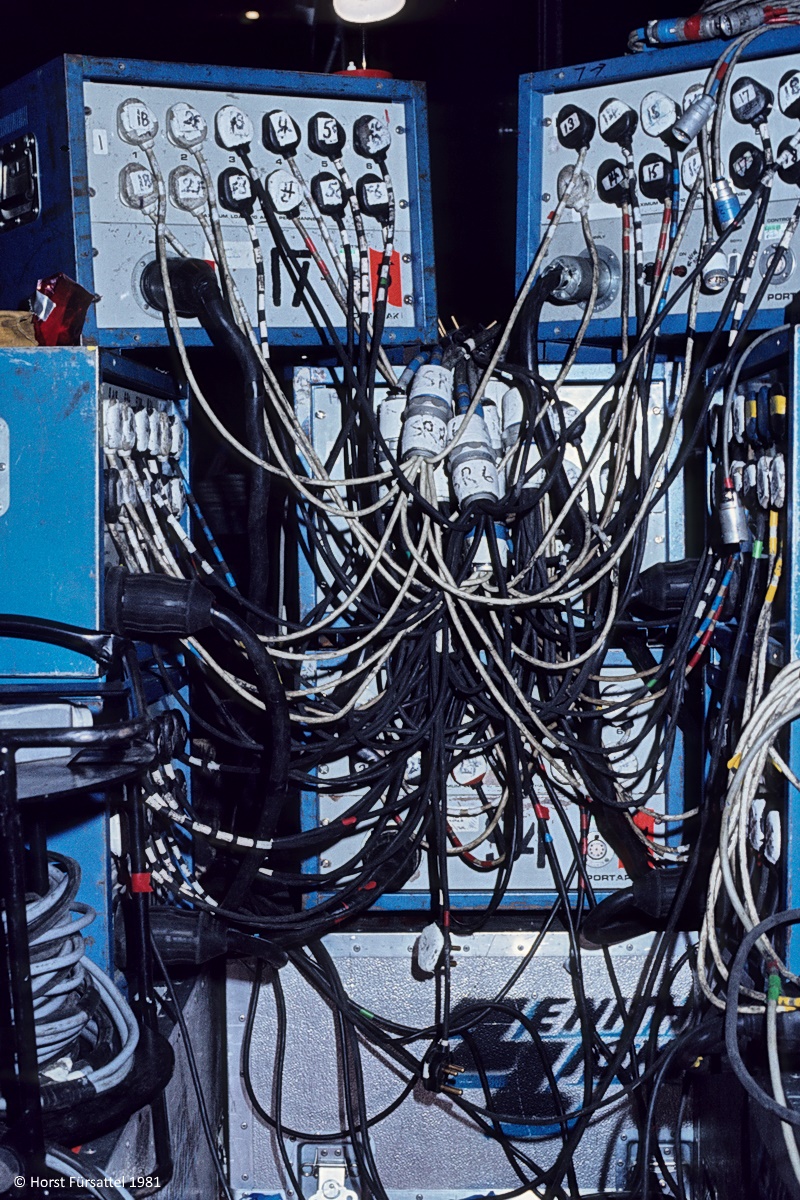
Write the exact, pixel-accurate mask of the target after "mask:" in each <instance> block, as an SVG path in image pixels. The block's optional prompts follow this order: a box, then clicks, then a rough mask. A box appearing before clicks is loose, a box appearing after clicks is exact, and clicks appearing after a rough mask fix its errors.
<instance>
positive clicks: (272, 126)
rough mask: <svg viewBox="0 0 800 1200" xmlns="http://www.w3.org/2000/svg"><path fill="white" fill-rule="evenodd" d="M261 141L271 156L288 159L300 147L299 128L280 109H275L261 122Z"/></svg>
mask: <svg viewBox="0 0 800 1200" xmlns="http://www.w3.org/2000/svg"><path fill="white" fill-rule="evenodd" d="M261 140H262V141H263V143H264V145H265V146H266V148H267V150H271V151H272V153H273V154H285V155H287V157H288V156H290V155H292V154H294V153H295V152H296V151H297V147H298V146H299V145H300V126H299V125H298V124H297V122H296V121H295V120H294V119H293V118H292V117H290V116H289V114H288V113H287V112H285V111H284V110H283V109H282V108H276V109H274V110H273V111H272V112H271V113H267V115H266V116H265V117H264V120H263V121H262V122H261Z"/></svg>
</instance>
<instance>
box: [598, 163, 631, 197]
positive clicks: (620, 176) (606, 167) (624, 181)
mask: <svg viewBox="0 0 800 1200" xmlns="http://www.w3.org/2000/svg"><path fill="white" fill-rule="evenodd" d="M597 194H598V196H599V197H600V199H601V200H604V201H605V202H606V204H622V203H623V202H624V201H625V200H626V199H627V198H628V177H627V174H626V172H625V168H624V166H623V165H622V163H620V162H616V161H615V160H614V159H613V158H609V159H606V161H605V162H604V163H601V165H600V168H599V170H598V172H597Z"/></svg>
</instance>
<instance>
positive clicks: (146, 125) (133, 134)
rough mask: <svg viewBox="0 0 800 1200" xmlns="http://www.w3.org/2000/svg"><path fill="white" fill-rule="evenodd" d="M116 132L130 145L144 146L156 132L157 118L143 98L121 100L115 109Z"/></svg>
mask: <svg viewBox="0 0 800 1200" xmlns="http://www.w3.org/2000/svg"><path fill="white" fill-rule="evenodd" d="M117 133H118V134H119V136H120V137H121V138H122V140H123V142H128V144H129V145H131V146H144V145H146V144H147V143H148V142H152V141H153V138H154V137H155V136H156V134H157V133H158V120H157V118H156V115H155V113H154V112H153V110H152V109H151V108H149V107H148V106H147V105H146V104H145V102H144V100H136V99H131V100H123V102H122V104H120V106H119V108H118V109H117Z"/></svg>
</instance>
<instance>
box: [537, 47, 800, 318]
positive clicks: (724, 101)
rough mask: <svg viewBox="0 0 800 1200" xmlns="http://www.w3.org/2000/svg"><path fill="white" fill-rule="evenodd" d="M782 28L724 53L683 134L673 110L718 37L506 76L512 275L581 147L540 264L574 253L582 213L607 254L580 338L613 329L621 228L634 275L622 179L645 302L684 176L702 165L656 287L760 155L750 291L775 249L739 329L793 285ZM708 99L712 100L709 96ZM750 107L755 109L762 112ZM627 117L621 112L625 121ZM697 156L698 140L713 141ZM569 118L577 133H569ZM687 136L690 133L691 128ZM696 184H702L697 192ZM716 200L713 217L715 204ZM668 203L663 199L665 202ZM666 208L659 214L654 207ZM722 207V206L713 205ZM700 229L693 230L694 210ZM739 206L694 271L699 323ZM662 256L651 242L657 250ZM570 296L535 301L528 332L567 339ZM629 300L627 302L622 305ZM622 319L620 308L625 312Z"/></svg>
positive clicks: (722, 284)
mask: <svg viewBox="0 0 800 1200" xmlns="http://www.w3.org/2000/svg"><path fill="white" fill-rule="evenodd" d="M798 47H800V39H798V34H797V32H796V30H793V29H785V30H781V31H780V33H777V32H772V33H770V32H767V31H765V32H764V34H763V36H759V37H757V38H756V39H755V40H754V41H752V42H751V44H750V45H749V46H747V48H746V49H744V51H743V52H742V53H741V56H740V57H737V61H736V62H735V63H734V64H733V65H732V66H731V67H730V70H729V71H728V72H727V75H726V77H725V79H724V81H723V85H722V86H721V88H720V91H719V96H718V97H717V98H716V99H715V100H714V101H713V102H712V103H710V104H709V106H708V111H707V112H704V114H703V115H704V118H705V119H702V120H700V123H699V127H698V129H695V130H694V133H693V134H691V131H690V134H691V136H689V137H688V138H687V139H686V141H683V140H682V139H681V137H680V136H679V133H678V132H676V126H677V122H678V120H679V118H683V119H685V117H686V114H687V112H688V110H689V108H690V107H691V106H692V105H693V104H694V103H695V102H696V101H697V100H698V98H699V97H702V96H703V89H704V86H705V84H706V81H707V79H708V77H709V71H710V70H711V68H712V67H713V66H714V63H715V62H716V61H717V57H718V55H722V54H723V53H724V51H725V48H726V43H723V42H713V43H707V44H705V45H702V46H686V47H681V49H680V50H679V51H663V52H659V54H658V74H657V75H656V74H654V73H653V71H652V69H651V56H650V55H648V54H644V55H640V56H635V57H634V58H633V59H627V60H618V61H613V62H598V63H589V64H585V65H582V66H580V67H570V68H564V69H563V70H561V71H553V72H548V73H543V74H541V75H525V76H523V77H522V79H521V81H520V130H521V139H520V151H519V154H520V158H519V184H518V186H519V191H518V244H517V255H518V256H517V276H518V279H519V280H520V281H521V280H522V279H523V278H524V275H525V273H526V271H527V268H528V266H529V264H530V262H531V261H532V259H533V256H534V252H535V250H536V247H537V246H538V244H539V242H540V240H541V238H542V236H543V235H544V233H545V231H546V230H547V228H548V225H549V223H550V221H551V218H552V214H553V213H554V211H555V209H556V207H557V204H558V201H559V199H560V198H561V196H562V195H563V194H564V192H565V189H566V187H567V185H568V183H569V181H570V180H571V177H572V169H573V167H575V166H576V163H577V158H578V154H579V152H580V147H581V146H582V145H583V144H584V142H585V143H586V145H587V149H586V152H585V157H584V159H583V162H582V166H581V177H580V180H579V181H576V184H575V185H574V187H573V190H572V193H571V195H570V199H569V200H568V202H567V205H566V207H565V209H564V211H563V213H562V215H561V217H560V219H559V220H558V224H557V227H556V230H555V233H554V235H553V239H552V242H551V245H550V248H549V250H548V252H547V254H546V256H545V259H544V265H545V267H546V266H547V265H549V264H550V263H552V262H554V261H555V260H557V259H558V258H559V257H561V256H563V255H569V256H583V258H584V259H585V260H587V261H588V255H589V252H588V250H587V242H586V223H587V222H588V227H589V230H590V233H591V237H592V238H593V240H594V242H595V244H596V247H597V249H598V250H599V252H600V253H601V254H604V255H607V256H608V258H609V260H610V261H611V263H612V268H613V270H612V274H613V283H612V285H611V286H610V287H609V288H608V290H607V292H606V295H605V299H601V300H600V303H598V304H597V306H596V308H595V312H594V315H593V318H592V321H591V325H590V331H589V336H590V337H591V338H594V339H603V340H606V339H608V338H615V337H619V336H620V333H621V316H620V314H621V304H622V296H623V289H622V281H621V272H622V263H623V258H624V251H623V240H624V239H628V240H629V242H630V253H629V255H628V261H629V263H630V267H629V271H630V275H629V285H630V294H631V296H633V294H634V291H635V286H636V277H635V261H634V259H635V254H634V250H635V247H634V240H635V228H634V223H635V221H636V220H637V214H636V212H633V213H629V214H628V217H627V225H626V224H625V222H626V218H625V215H624V213H623V205H624V204H625V203H626V201H627V199H628V196H629V179H630V176H632V178H633V183H634V187H635V190H636V193H637V196H638V209H639V214H638V217H639V219H640V222H641V240H642V249H643V254H642V269H643V285H644V296H645V300H648V299H649V297H650V295H651V291H652V288H653V283H654V270H655V268H656V266H657V264H658V260H659V244H660V241H661V240H662V239H663V237H664V231H665V228H666V229H669V227H670V223H671V224H672V231H673V232H674V230H675V228H676V226H677V224H678V222H679V220H680V217H681V216H682V215H683V213H684V211H685V209H686V206H687V202H688V199H689V195H690V193H691V190H692V187H693V185H694V183H695V180H696V179H698V177H700V178H701V179H702V178H703V177H704V172H705V173H706V174H709V173H710V177H709V178H705V179H704V182H703V184H702V188H701V192H700V196H699V198H698V200H697V202H696V203H695V205H694V209H693V211H692V215H691V217H690V219H689V223H688V226H687V228H686V231H685V236H683V238H682V241H681V243H680V246H679V249H678V251H677V254H676V256H675V258H674V261H673V262H672V264H671V277H670V280H669V285H668V290H667V293H666V294H667V298H668V299H669V298H670V297H671V294H674V293H675V292H676V291H677V290H678V289H679V288H680V287H681V284H682V283H683V281H684V280H686V279H687V277H689V276H690V274H691V272H692V271H693V269H694V267H695V266H696V265H697V262H698V259H699V256H700V254H701V253H702V252H703V251H704V250H705V249H706V247H707V246H708V245H710V244H711V243H712V242H713V241H714V240H715V239H717V238H718V237H719V236H720V232H721V230H722V229H724V228H725V224H724V223H723V224H722V225H721V224H720V221H721V220H722V221H723V222H725V221H727V223H728V224H729V223H730V219H731V217H732V216H735V214H736V213H737V212H738V211H739V209H740V208H741V207H743V206H744V205H745V204H746V202H747V200H748V198H749V197H750V195H751V193H752V191H753V189H754V188H755V187H756V186H757V185H758V183H759V181H760V180H761V179H762V177H763V176H764V174H765V171H766V167H767V164H768V162H769V161H770V159H771V156H773V155H774V157H775V159H776V160H777V168H778V169H777V173H776V175H775V177H774V179H773V181H772V185H771V188H770V194H769V198H768V205H767V208H766V212H765V214H762V217H761V218H760V219H762V220H763V233H762V237H761V242H760V245H759V249H758V253H757V257H756V263H755V271H754V278H753V283H752V285H751V294H752V292H753V291H754V290H755V288H756V286H757V285H758V284H759V282H760V281H761V280H762V279H763V278H764V277H765V275H766V274H767V271H768V269H769V268H770V266H771V264H772V260H773V256H774V255H775V253H776V252H777V254H778V255H779V258H778V263H777V266H776V269H775V271H774V273H773V276H772V280H771V283H770V286H769V288H768V290H767V292H766V294H765V296H764V297H763V300H762V302H761V303H760V304H759V310H758V312H757V313H756V314H755V316H754V320H753V322H752V327H753V328H766V327H769V326H770V325H778V324H781V323H782V322H783V320H784V318H785V314H786V310H787V306H788V305H789V304H790V303H791V301H792V299H793V297H794V295H795V293H796V291H797V290H798V287H800V273H798V245H800V243H798V242H797V239H796V236H794V235H793V236H792V238H791V241H790V244H789V245H788V246H786V247H785V248H783V247H780V248H779V247H778V243H779V242H780V241H781V239H782V237H783V235H784V233H785V231H786V230H787V226H788V225H789V223H790V222H791V221H792V219H793V215H794V214H795V212H796V209H797V205H798V200H799V199H800V193H798V188H797V178H796V175H795V168H794V163H795V160H796V158H797V149H796V148H797V144H798V134H799V132H800V126H798V108H797V103H796V99H795V92H796V90H797V89H800V74H798V72H797V70H796V66H795V64H796V53H797V50H798ZM717 101H718V102H717ZM762 108H763V112H762ZM626 123H627V124H626ZM717 128H718V130H719V134H718V142H719V147H718V149H717V148H716V147H715V146H712V147H711V150H712V153H710V155H708V156H707V155H706V151H705V138H706V137H707V136H709V137H711V138H712V140H715V139H716V134H715V131H716V130H717ZM582 130H583V132H581V131H582ZM698 132H699V134H700V137H699V139H698V137H697V134H698ZM702 189H708V193H707V194H708V199H707V200H705V199H704V192H703V190H702ZM715 205H716V215H715V207H714V206H715ZM667 206H669V207H667ZM665 211H666V216H665ZM726 213H727V214H728V216H727V217H726V216H725V214H726ZM707 220H708V221H709V223H710V231H709V232H707V233H706V235H705V236H704V233H703V230H704V222H706V221H707ZM753 220H754V216H753V213H752V212H751V213H750V214H749V216H748V217H747V218H746V219H745V221H744V223H743V225H742V227H741V228H733V229H732V230H730V231H729V236H728V237H727V238H726V239H725V241H724V243H723V245H722V246H721V249H720V251H719V254H718V255H716V256H715V257H713V258H712V259H711V260H710V261H709V262H708V263H707V264H706V267H705V269H704V279H703V286H702V288H701V291H700V294H699V297H698V310H697V327H698V328H699V329H709V328H710V327H711V326H712V325H713V324H714V322H715V320H716V319H717V316H718V315H719V312H720V310H721V307H722V304H723V301H724V299H725V296H726V293H727V289H728V285H729V284H730V282H731V281H732V280H733V279H734V277H736V276H737V273H738V272H739V271H740V268H742V265H743V263H742V259H743V256H744V253H745V247H746V245H747V241H748V236H749V234H750V231H751V230H752V227H753ZM661 257H662V258H663V252H662V253H661ZM688 304H689V290H688V289H687V288H684V289H683V294H682V295H681V296H680V298H679V299H678V300H677V303H675V304H674V307H673V306H670V308H669V310H668V312H667V313H666V314H665V316H664V318H663V320H662V321H661V326H660V327H661V329H662V331H663V332H664V333H665V334H671V333H679V332H682V331H683V330H685V328H686V314H687V308H688ZM583 309H584V304H583V303H577V304H575V303H570V302H569V300H568V299H565V300H564V301H563V302H553V303H551V302H548V303H546V304H545V306H544V309H543V314H542V323H541V334H542V336H543V337H546V338H553V339H554V340H556V341H559V340H567V339H568V338H570V337H571V336H572V335H573V334H574V333H575V331H576V330H577V328H578V325H579V322H580V319H581V316H582V313H583ZM632 310H633V302H632V301H631V313H632ZM628 324H629V328H630V331H631V332H632V331H633V327H634V319H633V316H630V317H629V321H628Z"/></svg>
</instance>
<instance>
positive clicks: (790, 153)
mask: <svg viewBox="0 0 800 1200" xmlns="http://www.w3.org/2000/svg"><path fill="white" fill-rule="evenodd" d="M799 140H800V135H799V134H795V136H794V137H790V138H784V139H783V141H782V142H781V144H780V146H778V152H777V154H776V155H775V161H776V163H777V164H778V174H779V175H780V177H781V179H782V180H783V182H784V183H795V184H797V183H800V145H798V141H799Z"/></svg>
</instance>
